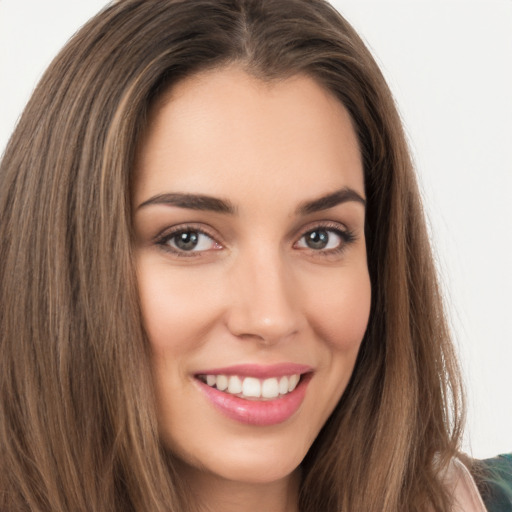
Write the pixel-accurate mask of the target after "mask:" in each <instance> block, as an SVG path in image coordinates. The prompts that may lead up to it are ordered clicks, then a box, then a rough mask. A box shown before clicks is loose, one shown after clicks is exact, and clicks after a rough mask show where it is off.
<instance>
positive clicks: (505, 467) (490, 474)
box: [471, 453, 512, 512]
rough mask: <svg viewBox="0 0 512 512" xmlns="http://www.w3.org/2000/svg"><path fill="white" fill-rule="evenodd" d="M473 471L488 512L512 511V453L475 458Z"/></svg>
mask: <svg viewBox="0 0 512 512" xmlns="http://www.w3.org/2000/svg"><path fill="white" fill-rule="evenodd" d="M471 472H472V474H473V477H474V479H475V482H476V485H477V487H478V490H479V491H480V494H481V496H482V499H483V500H484V503H485V506H486V508H487V510H488V512H512V453H508V454H505V455H499V456H498V457H493V458H492V459H485V460H474V461H473V463H472V468H471Z"/></svg>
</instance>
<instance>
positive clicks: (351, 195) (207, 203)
mask: <svg viewBox="0 0 512 512" xmlns="http://www.w3.org/2000/svg"><path fill="white" fill-rule="evenodd" d="M348 201H356V202H358V203H361V204H362V205H363V206H366V201H365V200H364V199H363V198H362V197H361V196H360V195H359V193H357V192H356V191H355V190H354V189H352V188H348V187H345V188H342V189H340V190H336V191H335V192H332V193H330V194H326V195H324V196H321V197H319V198H316V199H313V200H310V201H305V202H303V203H301V204H299V206H298V207H297V209H296V210H295V214H296V215H308V214H311V213H315V212H319V211H322V210H328V209H329V208H334V207H335V206H337V205H339V204H342V203H346V202H348ZM156 204H164V205H169V206H177V207H178V208H187V209H190V210H202V211H211V212H216V213H224V214H229V215H234V214H235V213H236V211H237V209H236V207H235V206H234V205H233V204H232V203H231V202H230V201H229V200H227V199H220V198H217V197H212V196H207V195H203V194H183V193H167V194H158V195H156V196H153V197H151V198H149V199H148V200H146V201H144V202H143V203H142V204H140V205H139V206H138V208H137V209H139V208H144V207H145V206H149V205H156Z"/></svg>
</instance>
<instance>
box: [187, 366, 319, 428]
mask: <svg viewBox="0 0 512 512" xmlns="http://www.w3.org/2000/svg"><path fill="white" fill-rule="evenodd" d="M311 377H312V368H311V367H310V366H306V365H299V364H294V363H284V364H277V365H265V366H263V365H254V364H244V365H236V366H230V367H224V368H215V369H208V370H204V371H201V372H198V373H196V374H195V382H196V383H197V385H198V387H199V390H200V391H201V392H202V393H203V394H204V396H205V397H206V398H207V399H208V401H209V402H210V403H211V404H212V405H213V406H214V407H215V408H216V409H217V410H219V411H220V412H221V413H223V414H224V415H225V416H227V417H228V418H230V419H233V420H235V421H238V422H240V423H244V424H248V425H255V426H268V425H276V424H278V423H282V422H284V421H286V420H287V419H288V418H290V417H291V416H293V414H294V413H295V412H296V411H297V410H298V409H299V407H300V405H301V404H302V402H303V400H304V397H305V394H306V389H307V385H308V383H309V381H310V380H311Z"/></svg>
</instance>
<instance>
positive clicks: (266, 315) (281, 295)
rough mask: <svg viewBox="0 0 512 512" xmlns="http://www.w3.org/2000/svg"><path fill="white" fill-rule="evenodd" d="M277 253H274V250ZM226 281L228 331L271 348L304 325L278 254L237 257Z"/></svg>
mask: <svg viewBox="0 0 512 512" xmlns="http://www.w3.org/2000/svg"><path fill="white" fill-rule="evenodd" d="M276 252H277V251H276ZM235 267H236V268H235V269H233V268H232V272H231V277H232V279H231V280H230V281H231V282H230V288H231V291H232V293H231V294H230V304H229V308H228V311H227V326H228V329H229V331H230V332H231V333H232V334H233V335H235V336H237V337H239V338H247V339H255V340H257V341H258V342H259V343H261V344H265V345H272V344H275V343H278V342H280V341H284V340H287V339H289V338H291V337H293V335H295V334H297V333H298V332H299V330H300V329H301V327H302V324H303V322H304V320H303V316H302V314H301V311H300V307H299V302H298V299H299V298H300V293H298V289H297V283H296V281H295V280H294V279H293V276H292V272H291V269H290V268H289V266H288V265H287V264H286V262H285V261H283V259H282V258H281V257H280V256H279V254H273V255H269V252H268V251H259V252H258V253H257V254H254V253H253V254H252V255H251V256H250V257H244V256H242V255H240V257H239V258H238V261H237V263H236V264H235Z"/></svg>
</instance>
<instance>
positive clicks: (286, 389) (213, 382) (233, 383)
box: [202, 374, 300, 399]
mask: <svg viewBox="0 0 512 512" xmlns="http://www.w3.org/2000/svg"><path fill="white" fill-rule="evenodd" d="M202 380H203V382H206V384H207V385H208V386H210V387H216V388H217V389H218V390H219V391H225V392H227V393H230V394H231V395H239V396H241V397H242V398H263V399H272V398H277V397H278V396H280V395H281V396H282V395H286V394H288V393H290V392H292V391H293V390H294V389H295V388H296V387H297V384H298V383H299V380H300V375H299V374H295V375H288V376H284V377H280V378H279V377H270V378H268V379H257V378H256V377H245V378H244V377H240V376H238V375H204V376H203V378H202Z"/></svg>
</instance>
